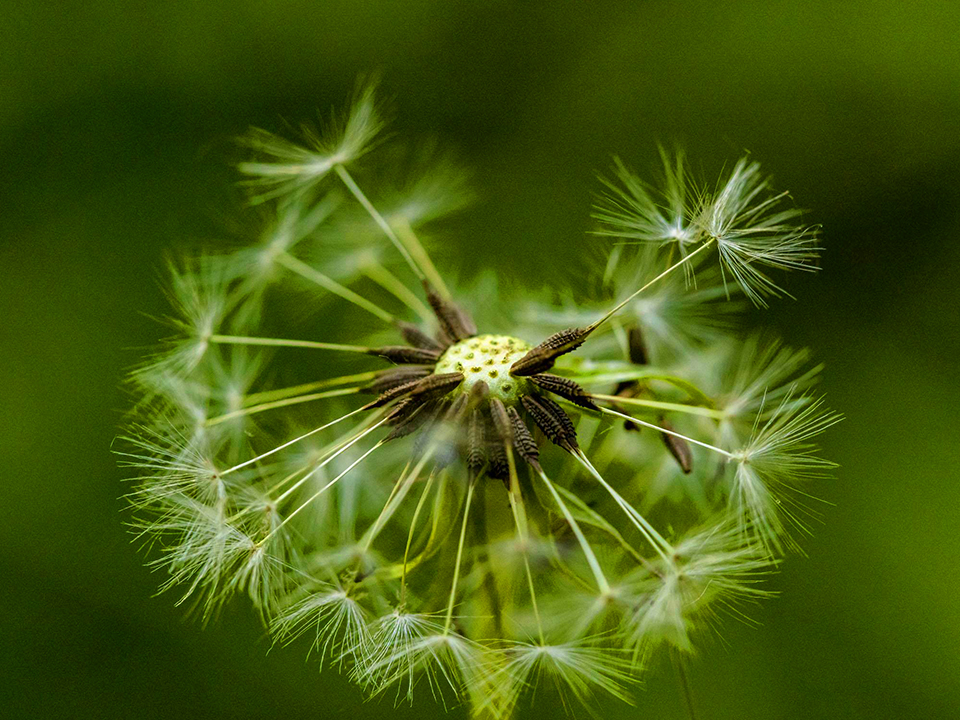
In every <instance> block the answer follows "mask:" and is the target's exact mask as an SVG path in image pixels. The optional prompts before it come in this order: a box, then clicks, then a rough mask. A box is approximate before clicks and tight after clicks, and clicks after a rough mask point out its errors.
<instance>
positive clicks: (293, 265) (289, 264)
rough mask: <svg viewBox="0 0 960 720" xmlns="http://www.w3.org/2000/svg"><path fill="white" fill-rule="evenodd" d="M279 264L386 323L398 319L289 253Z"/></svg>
mask: <svg viewBox="0 0 960 720" xmlns="http://www.w3.org/2000/svg"><path fill="white" fill-rule="evenodd" d="M277 262H278V263H280V264H281V265H283V266H284V267H286V268H287V269H288V270H291V271H293V272H295V273H297V275H300V276H301V277H303V278H306V279H307V280H310V281H311V282H314V283H316V284H317V285H319V286H320V287H322V288H324V289H326V290H329V291H330V292H332V293H333V294H334V295H337V296H339V297H341V298H343V299H344V300H346V301H347V302H351V303H353V304H354V305H356V306H357V307H359V308H362V309H364V310H366V311H367V312H368V313H370V314H372V315H375V316H376V317H378V318H380V319H381V320H383V321H384V322H387V323H391V324H392V323H395V322H396V321H397V318H396V317H394V316H393V315H391V314H390V313H388V312H387V311H386V310H384V309H383V308H381V307H380V306H379V305H377V304H375V303H372V302H370V301H369V300H367V299H366V298H365V297H363V296H362V295H359V294H357V293H355V292H354V291H353V290H351V289H350V288H348V287H344V286H343V285H341V284H340V283H338V282H337V281H336V280H334V279H333V278H331V277H328V276H326V275H324V274H323V273H322V272H320V271H319V270H317V269H316V268H313V267H311V266H310V265H307V264H306V263H305V262H303V261H301V260H298V259H297V258H295V257H294V256H293V255H290V254H289V253H281V254H280V255H278V256H277Z"/></svg>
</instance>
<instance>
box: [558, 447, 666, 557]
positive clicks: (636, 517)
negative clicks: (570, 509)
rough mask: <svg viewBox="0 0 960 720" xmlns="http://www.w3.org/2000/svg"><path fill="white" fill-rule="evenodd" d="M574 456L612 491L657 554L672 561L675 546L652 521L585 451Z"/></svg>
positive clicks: (612, 494)
mask: <svg viewBox="0 0 960 720" xmlns="http://www.w3.org/2000/svg"><path fill="white" fill-rule="evenodd" d="M574 457H576V458H577V460H579V461H580V464H581V465H583V466H584V467H585V468H586V469H587V471H588V472H589V473H590V474H591V475H593V477H595V478H596V479H597V481H598V482H599V483H600V484H601V485H603V487H604V489H605V490H606V491H607V492H608V493H610V496H611V497H612V498H613V499H614V501H615V502H616V503H617V505H619V506H620V509H621V510H623V512H624V513H626V515H627V517H628V518H630V521H631V522H632V523H633V524H634V525H635V526H636V528H637V530H639V531H640V534H641V535H643V536H644V538H646V540H647V542H649V543H650V544H651V545H652V546H653V549H654V550H656V551H657V554H658V555H659V556H660V557H661V558H663V559H664V560H665V561H666V562H670V558H669V555H672V554H673V546H672V545H671V544H670V543H668V542H667V541H666V539H665V538H664V537H663V535H661V534H660V533H659V532H657V529H656V528H655V527H653V525H651V524H650V522H649V521H648V520H647V519H646V518H645V517H643V515H641V514H640V513H639V512H637V510H636V508H634V507H633V506H632V505H631V504H630V503H628V502H627V501H626V500H625V499H624V498H623V496H622V495H620V493H618V492H617V491H616V490H614V489H613V487H612V486H611V485H610V483H608V482H607V481H606V480H604V479H603V476H602V475H601V474H600V473H599V472H597V469H596V468H595V467H594V466H593V463H591V462H590V461H589V460H588V459H587V457H586V456H585V455H584V454H583V453H576V454H575V455H574Z"/></svg>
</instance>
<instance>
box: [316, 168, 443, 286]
mask: <svg viewBox="0 0 960 720" xmlns="http://www.w3.org/2000/svg"><path fill="white" fill-rule="evenodd" d="M333 169H334V171H335V172H336V173H337V175H338V176H339V177H340V179H341V180H342V181H343V184H344V185H346V186H347V189H348V190H349V191H350V192H351V193H353V196H354V197H355V198H356V199H357V200H358V201H359V202H360V204H361V205H363V208H364V210H366V211H367V213H368V214H369V215H370V217H372V218H373V221H374V222H375V223H376V224H377V225H378V226H379V227H380V229H381V230H383V233H384V235H386V236H387V237H388V238H389V240H390V242H392V243H393V245H394V247H395V248H397V250H398V251H399V253H400V254H401V255H402V256H403V259H404V260H405V261H406V263H407V265H409V266H410V269H411V270H413V274H414V275H416V276H417V280H421V281H422V280H426V279H427V278H426V275H424V272H423V270H421V269H420V267H419V266H418V265H417V263H416V262H415V261H414V259H413V257H411V255H410V251H409V250H407V247H406V246H405V245H404V244H403V243H402V242H401V241H400V238H398V237H397V234H396V233H395V232H394V231H393V228H392V227H390V223H388V222H387V221H386V220H384V218H383V215H381V214H380V212H379V211H378V210H377V209H376V208H375V207H374V206H373V203H371V202H370V201H369V200H368V199H367V196H366V195H364V194H363V190H361V189H360V186H359V185H357V183H356V182H355V181H354V179H353V177H352V176H351V175H350V173H349V172H347V169H346V168H345V167H344V166H343V165H336V166H334V168H333Z"/></svg>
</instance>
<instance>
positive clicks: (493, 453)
mask: <svg viewBox="0 0 960 720" xmlns="http://www.w3.org/2000/svg"><path fill="white" fill-rule="evenodd" d="M488 453H489V455H490V465H489V467H488V468H487V475H489V476H490V477H492V478H493V479H494V480H503V484H504V485H506V486H507V487H509V486H510V463H509V461H508V460H507V449H506V447H505V446H504V445H502V444H501V443H493V444H492V445H491V446H490V447H489V448H488Z"/></svg>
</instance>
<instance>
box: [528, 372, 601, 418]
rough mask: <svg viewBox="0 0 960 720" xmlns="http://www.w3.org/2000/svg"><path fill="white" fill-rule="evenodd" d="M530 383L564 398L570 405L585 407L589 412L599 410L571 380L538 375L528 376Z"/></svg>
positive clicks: (586, 394)
mask: <svg viewBox="0 0 960 720" xmlns="http://www.w3.org/2000/svg"><path fill="white" fill-rule="evenodd" d="M530 380H531V382H533V383H534V384H535V385H537V386H538V387H541V388H543V389H544V390H546V391H547V392H552V393H553V394H554V395H559V396H560V397H562V398H566V399H567V400H569V401H570V402H572V403H575V404H577V405H579V406H580V407H585V408H588V409H590V410H599V409H600V408H599V407H598V406H597V404H596V403H595V402H594V401H593V400H592V399H591V397H590V395H589V394H588V393H587V391H586V390H584V389H583V388H582V387H580V386H579V385H578V384H577V383H575V382H574V381H573V380H571V379H569V378H565V377H560V376H559V375H551V374H550V373H539V374H537V375H531V376H530Z"/></svg>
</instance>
